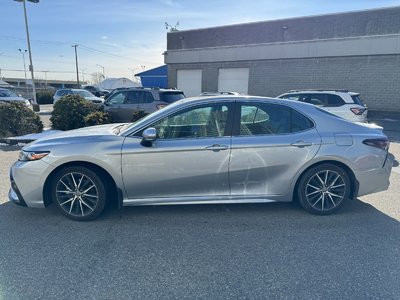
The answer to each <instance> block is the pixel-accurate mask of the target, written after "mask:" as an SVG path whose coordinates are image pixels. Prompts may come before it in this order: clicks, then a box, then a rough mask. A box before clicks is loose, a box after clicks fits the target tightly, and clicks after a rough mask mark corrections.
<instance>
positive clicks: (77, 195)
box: [56, 172, 99, 217]
mask: <svg viewBox="0 0 400 300" xmlns="http://www.w3.org/2000/svg"><path fill="white" fill-rule="evenodd" d="M56 199H57V202H58V204H59V205H60V207H61V208H62V209H63V210H64V211H65V212H66V213H68V214H69V215H71V216H75V217H84V216H87V215H89V214H90V213H92V212H93V211H94V210H95V208H96V206H97V204H98V202H99V193H98V189H97V187H96V184H95V183H94V182H93V180H92V179H90V178H89V177H88V176H87V175H85V174H82V173H79V172H71V173H67V174H65V175H64V176H62V177H61V178H60V179H59V181H58V183H57V185H56Z"/></svg>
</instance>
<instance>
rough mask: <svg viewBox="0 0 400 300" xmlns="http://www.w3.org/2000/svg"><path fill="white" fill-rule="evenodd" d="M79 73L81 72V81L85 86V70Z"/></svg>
mask: <svg viewBox="0 0 400 300" xmlns="http://www.w3.org/2000/svg"><path fill="white" fill-rule="evenodd" d="M81 71H82V81H83V84H85V71H86V69H81Z"/></svg>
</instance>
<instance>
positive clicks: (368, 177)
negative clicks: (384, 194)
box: [356, 153, 393, 196]
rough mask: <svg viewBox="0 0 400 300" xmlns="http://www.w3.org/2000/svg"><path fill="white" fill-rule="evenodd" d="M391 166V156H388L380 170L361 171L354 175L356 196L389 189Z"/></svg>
mask: <svg viewBox="0 0 400 300" xmlns="http://www.w3.org/2000/svg"><path fill="white" fill-rule="evenodd" d="M392 166H393V155H392V154H390V153H389V154H388V156H387V158H386V161H385V164H384V165H383V167H382V168H379V169H374V170H369V171H362V172H358V173H357V174H356V177H357V181H358V182H359V189H358V196H363V195H368V194H372V193H377V192H381V191H385V190H387V189H388V188H389V185H390V181H389V177H390V173H391V171H392Z"/></svg>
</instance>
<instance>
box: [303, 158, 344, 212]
mask: <svg viewBox="0 0 400 300" xmlns="http://www.w3.org/2000/svg"><path fill="white" fill-rule="evenodd" d="M297 192H298V198H299V201H300V204H301V205H302V206H303V208H304V209H305V210H306V211H308V212H310V213H313V214H318V215H328V214H332V213H334V212H336V211H337V210H339V209H340V208H341V207H342V206H343V205H344V203H345V202H346V201H347V200H348V198H349V197H350V178H349V176H348V174H347V172H346V171H345V170H343V169H342V168H340V167H339V166H336V165H334V164H329V163H324V164H321V165H318V166H315V167H312V168H311V169H309V170H307V172H305V173H304V174H303V176H302V178H301V179H300V182H299V185H298V191H297Z"/></svg>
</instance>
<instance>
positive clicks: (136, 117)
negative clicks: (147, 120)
mask: <svg viewBox="0 0 400 300" xmlns="http://www.w3.org/2000/svg"><path fill="white" fill-rule="evenodd" d="M147 115H148V113H146V112H145V111H144V110H135V111H134V112H133V114H132V122H136V121H139V120H140V119H142V118H144V117H145V116H147Z"/></svg>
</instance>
